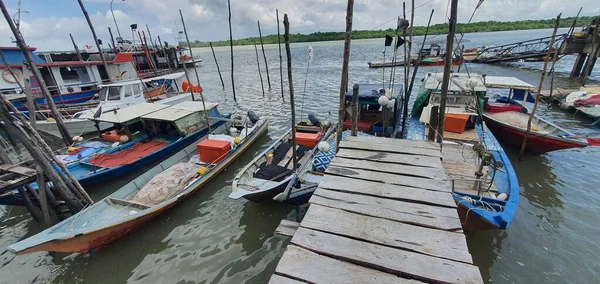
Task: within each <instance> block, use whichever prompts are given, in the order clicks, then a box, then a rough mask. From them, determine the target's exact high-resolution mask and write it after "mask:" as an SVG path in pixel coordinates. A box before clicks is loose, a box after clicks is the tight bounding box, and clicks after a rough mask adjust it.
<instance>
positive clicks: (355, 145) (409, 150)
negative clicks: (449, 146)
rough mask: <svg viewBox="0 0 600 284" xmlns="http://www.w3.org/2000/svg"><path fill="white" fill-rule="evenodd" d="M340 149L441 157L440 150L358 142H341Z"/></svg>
mask: <svg viewBox="0 0 600 284" xmlns="http://www.w3.org/2000/svg"><path fill="white" fill-rule="evenodd" d="M340 148H341V149H358V150H367V151H378V152H386V153H393V154H406V155H420V156H430V157H441V156H442V152H441V151H440V149H437V150H434V149H425V148H416V147H410V146H403V145H383V144H377V143H365V142H362V141H361V142H359V141H352V140H349V141H343V142H342V143H340Z"/></svg>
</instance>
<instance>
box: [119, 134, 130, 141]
mask: <svg viewBox="0 0 600 284" xmlns="http://www.w3.org/2000/svg"><path fill="white" fill-rule="evenodd" d="M119 140H121V143H127V142H129V136H127V135H121V138H120V139H119Z"/></svg>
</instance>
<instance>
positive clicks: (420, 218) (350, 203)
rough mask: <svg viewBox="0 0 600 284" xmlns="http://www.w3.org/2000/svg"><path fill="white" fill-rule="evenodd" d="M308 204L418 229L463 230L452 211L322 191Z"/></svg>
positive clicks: (444, 208) (456, 215) (317, 192)
mask: <svg viewBox="0 0 600 284" xmlns="http://www.w3.org/2000/svg"><path fill="white" fill-rule="evenodd" d="M446 194H447V193H446ZM448 195H450V194H448ZM310 203H311V204H318V205H322V206H327V207H333V208H338V209H342V210H345V211H348V212H353V213H359V214H363V215H367V216H372V217H377V218H384V219H388V220H393V221H398V222H402V223H407V224H412V225H417V226H423V227H429V228H435V229H441V230H452V231H454V230H460V229H462V226H461V224H460V219H459V218H458V213H456V209H454V208H446V207H438V206H432V205H423V204H419V203H410V202H404V201H397V200H392V199H384V198H377V197H372V196H366V195H358V194H351V193H344V192H338V191H331V190H327V189H322V188H318V189H317V191H315V193H314V194H313V196H312V197H311V199H310Z"/></svg>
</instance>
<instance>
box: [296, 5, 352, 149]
mask: <svg viewBox="0 0 600 284" xmlns="http://www.w3.org/2000/svg"><path fill="white" fill-rule="evenodd" d="M353 13H354V0H348V6H347V8H346V34H345V36H344V61H343V63H342V80H341V82H340V105H339V109H338V116H339V117H338V125H337V132H336V137H335V151H336V153H337V151H339V149H340V147H339V145H340V141H341V140H342V132H343V131H344V118H345V116H346V106H345V104H346V91H347V90H348V63H349V62H350V42H351V40H352V16H353ZM289 67H291V66H289Z"/></svg>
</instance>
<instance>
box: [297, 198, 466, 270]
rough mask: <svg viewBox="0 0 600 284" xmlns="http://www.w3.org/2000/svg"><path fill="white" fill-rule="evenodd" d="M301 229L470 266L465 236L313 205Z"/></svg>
mask: <svg viewBox="0 0 600 284" xmlns="http://www.w3.org/2000/svg"><path fill="white" fill-rule="evenodd" d="M301 227H304V228H310V229H313V230H319V231H323V232H328V233H332V234H336V235H340V236H346V237H350V238H353V239H357V240H363V241H368V242H371V243H377V244H381V245H385V246H389V247H395V248H401V249H405V250H411V251H414V252H418V253H421V254H426V255H430V256H435V257H440V258H445V259H449V260H455V261H460V262H464V263H473V260H472V259H471V255H470V254H469V249H468V248H467V241H466V239H465V236H464V235H463V234H460V233H454V232H448V231H443V230H437V229H430V228H424V227H419V226H414V225H409V224H404V223H400V222H396V221H391V220H386V219H381V218H375V217H370V216H365V215H361V214H356V213H351V212H347V211H343V210H339V209H335V208H329V207H324V206H320V205H317V204H312V205H311V206H310V207H309V209H308V211H307V213H306V216H305V217H304V220H303V221H302V224H301Z"/></svg>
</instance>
